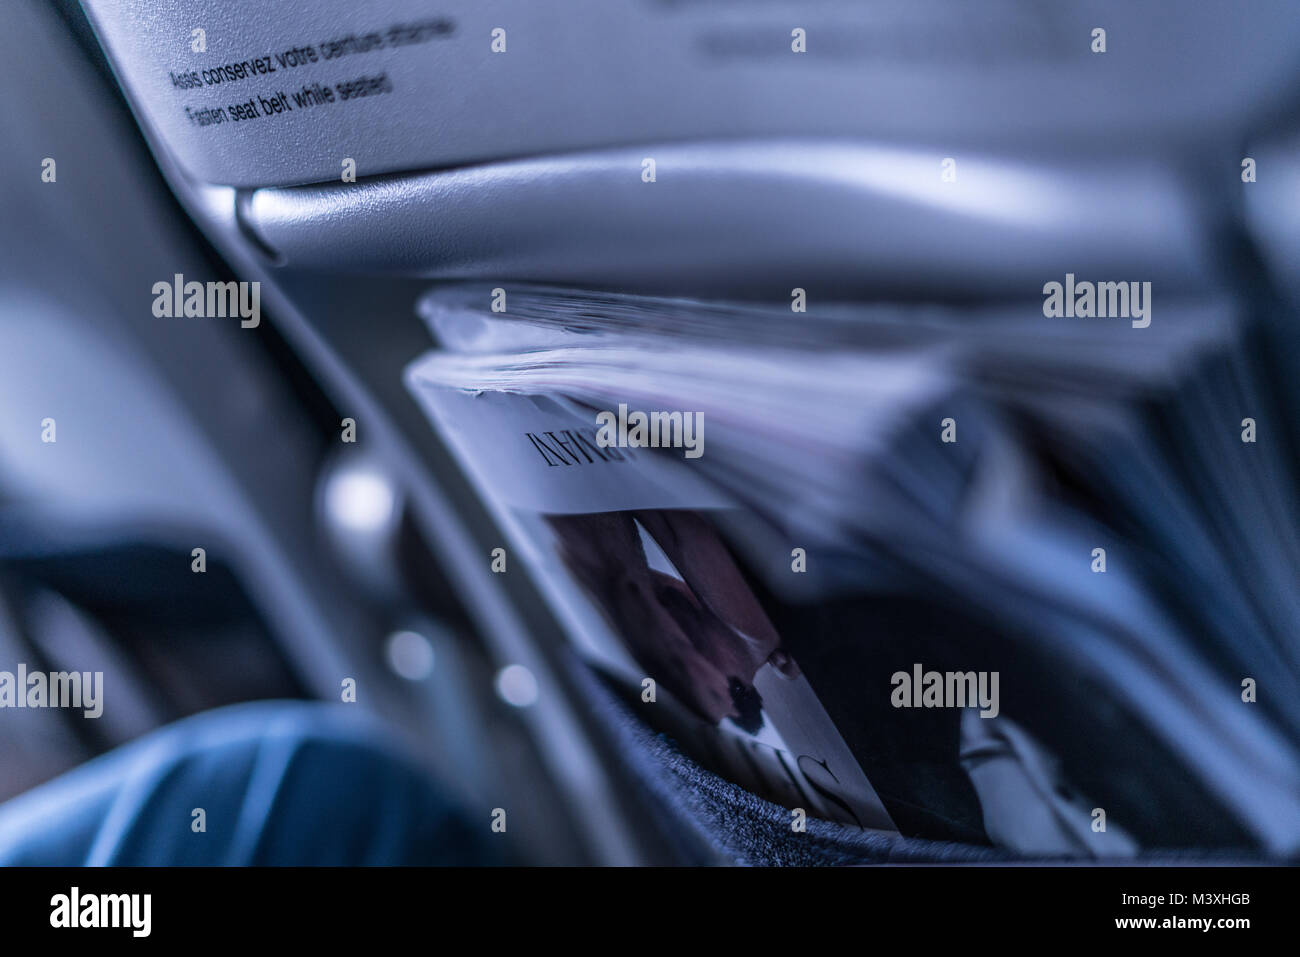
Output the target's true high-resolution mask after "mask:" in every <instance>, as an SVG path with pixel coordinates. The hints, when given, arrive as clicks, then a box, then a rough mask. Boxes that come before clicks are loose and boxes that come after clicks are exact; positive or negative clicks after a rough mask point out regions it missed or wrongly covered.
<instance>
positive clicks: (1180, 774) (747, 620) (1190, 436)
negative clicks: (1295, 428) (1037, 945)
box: [407, 277, 1300, 857]
mask: <svg viewBox="0 0 1300 957" xmlns="http://www.w3.org/2000/svg"><path fill="white" fill-rule="evenodd" d="M1070 278H1071V279H1072V278H1073V277H1070ZM1147 308H1148V310H1149V308H1150V302H1149V300H1148V302H1147ZM421 312H422V316H423V318H424V320H425V321H426V323H427V324H428V326H429V328H430V330H431V332H432V333H433V334H434V336H435V338H436V339H437V341H438V343H439V348H438V349H437V350H436V351H433V352H431V353H429V354H428V355H426V356H423V357H421V358H420V359H419V360H417V361H416V362H415V363H413V364H412V366H411V367H410V368H409V370H408V375H407V380H408V385H409V387H410V388H411V390H412V392H413V394H414V395H415V396H416V397H417V398H418V400H419V401H420V403H421V404H422V406H423V408H424V409H425V411H426V413H427V414H428V416H429V418H430V419H431V421H432V422H433V424H434V425H435V426H436V428H437V429H438V430H439V431H440V433H441V434H442V436H443V437H444V439H445V441H446V442H447V444H448V445H449V447H450V448H451V449H452V450H453V452H454V453H455V454H456V456H457V457H458V458H459V460H460V462H461V464H462V466H463V467H464V469H465V470H466V471H467V473H468V474H469V475H470V476H471V477H472V478H473V479H474V481H475V482H476V483H477V485H478V487H479V489H480V490H481V492H482V494H483V495H484V497H485V499H487V500H488V501H489V502H490V503H491V504H492V506H493V508H494V509H496V511H497V514H498V517H499V519H500V520H501V522H502V523H503V525H504V526H505V527H506V528H507V529H508V530H510V532H511V534H512V536H513V539H514V543H515V545H516V547H518V548H520V549H522V550H523V552H524V554H525V556H526V557H527V559H528V566H529V568H530V570H531V572H532V573H533V574H535V575H536V576H538V578H539V580H541V581H542V583H543V586H544V588H543V590H544V591H545V592H546V594H548V595H549V596H550V597H551V599H552V601H553V602H554V603H555V606H556V609H557V611H558V612H559V613H560V615H561V616H562V617H563V618H564V619H565V620H566V622H567V623H568V624H569V626H570V629H571V631H572V633H573V634H574V640H575V642H577V643H578V644H579V646H580V647H582V648H583V649H584V652H585V653H586V654H587V655H588V656H589V658H590V660H592V661H593V663H595V664H597V665H598V666H599V667H601V668H602V669H603V670H604V671H605V672H606V673H607V674H609V675H611V676H615V677H616V679H617V680H620V681H622V682H623V683H624V685H625V686H626V687H628V688H629V689H631V693H632V694H636V695H639V697H638V698H637V700H639V701H641V702H643V703H645V704H646V708H645V713H646V715H647V720H648V721H650V722H651V723H654V724H657V725H658V726H659V727H661V729H663V730H666V731H668V732H669V733H672V734H673V735H674V736H675V737H677V738H678V739H679V740H680V741H681V742H682V744H683V746H684V747H687V748H688V750H691V751H692V752H693V753H695V754H696V755H697V756H698V757H699V759H700V760H701V761H704V762H705V763H707V764H709V765H710V766H712V767H714V768H715V770H718V771H719V773H722V774H724V775H727V776H729V777H731V778H732V779H733V780H737V781H738V783H742V784H744V785H746V786H747V787H750V788H751V789H752V790H754V791H755V792H756V793H759V794H761V795H762V796H765V797H768V798H770V799H771V800H773V801H775V802H777V803H779V804H783V805H784V806H786V807H788V808H792V809H799V810H802V811H805V812H806V813H807V814H809V815H813V816H820V817H824V818H827V819H831V820H836V821H840V822H843V823H847V824H851V825H855V826H859V827H863V828H887V829H894V828H897V829H898V830H901V831H904V832H905V833H912V834H921V835H925V836H931V837H941V838H952V839H962V840H970V839H975V840H987V841H990V842H993V843H997V844H1002V845H1005V846H1008V847H1012V848H1014V849H1016V850H1018V851H1020V852H1022V853H1024V852H1034V853H1042V854H1048V855H1051V854H1061V855H1084V856H1096V857H1106V856H1115V855H1125V854H1131V853H1135V852H1137V851H1138V850H1142V849H1161V848H1177V847H1188V846H1195V847H1200V848H1207V847H1208V848H1213V847H1222V848H1225V849H1234V848H1249V847H1257V848H1262V849H1265V850H1267V851H1268V852H1270V853H1274V854H1278V853H1282V854H1287V853H1296V852H1297V851H1300V639H1298V637H1297V635H1298V634H1300V631H1298V630H1297V626H1298V625H1300V589H1297V587H1296V583H1297V581H1300V514H1297V513H1298V512H1300V495H1297V490H1298V489H1300V485H1298V484H1297V475H1296V472H1295V468H1296V461H1295V459H1294V458H1293V457H1291V456H1290V455H1289V454H1288V452H1287V450H1286V444H1285V438H1284V437H1283V436H1282V435H1281V431H1282V429H1281V422H1280V421H1279V419H1280V415H1281V414H1280V413H1279V412H1278V409H1279V408H1281V407H1282V402H1281V399H1280V398H1279V392H1280V390H1281V388H1282V386H1281V385H1280V384H1279V383H1277V382H1276V381H1273V380H1272V379H1271V378H1270V375H1269V374H1268V373H1267V371H1266V370H1267V369H1268V368H1273V367H1272V366H1269V365H1268V364H1267V363H1264V362H1261V361H1260V352H1261V347H1260V345H1259V341H1258V336H1257V331H1258V330H1257V324H1256V322H1255V321H1254V320H1253V319H1252V317H1250V316H1247V315H1243V314H1241V313H1240V311H1239V310H1238V309H1237V308H1235V307H1232V306H1229V305H1228V304H1227V303H1222V304H1210V305H1206V304H1205V303H1204V302H1203V301H1199V302H1197V303H1195V304H1193V303H1190V302H1189V303H1186V304H1181V303H1178V302H1170V301H1162V303H1161V309H1160V312H1159V313H1158V314H1156V315H1155V316H1154V317H1152V316H1151V313H1150V312H1149V311H1148V313H1147V316H1146V323H1145V325H1143V324H1142V323H1139V322H1136V321H1134V322H1128V321H1121V322H1115V321H1113V320H1109V319H1094V318H1091V317H1088V316H1075V317H1070V316H1066V315H1064V314H1062V315H1059V316H1054V315H1052V314H1051V311H1050V310H1048V309H1047V308H1046V307H1045V306H1044V304H1043V302H1041V301H1031V302H1024V303H1006V304H1001V305H996V306H994V305H989V306H981V307H978V308H975V307H956V306H953V307H945V306H936V305H926V306H921V305H913V304H894V305H889V304H873V305H861V304H845V305H837V306H834V307H830V308H826V309H822V310H816V309H811V308H810V309H809V311H807V312H792V310H791V308H790V306H789V304H780V305H777V306H771V305H764V304H754V303H720V302H702V301H695V300H684V299H667V298H650V297H642V296H625V295H617V294H611V293H599V292H584V291H575V290H563V289H551V288H547V287H528V286H511V287H510V288H508V289H502V288H492V287H489V286H486V285H478V284H472V285H449V286H442V287H439V288H436V289H435V290H433V291H432V292H431V293H430V294H429V295H428V296H427V297H426V298H425V299H424V301H423V302H422V304H421ZM953 695H956V696H957V699H956V700H955V701H954V700H953ZM650 703H653V705H654V706H653V707H650ZM954 704H955V705H956V707H953V705H954ZM941 705H946V706H947V707H943V706H941ZM963 716H964V717H963ZM1012 795H1014V796H1016V797H1015V798H1014V799H1012V797H1011V796H1012ZM1027 802H1028V805H1029V806H1032V807H1034V808H1036V809H1037V810H1036V811H1035V812H1034V813H1027V812H1026V810H1025V808H1026V806H1027Z"/></svg>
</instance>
